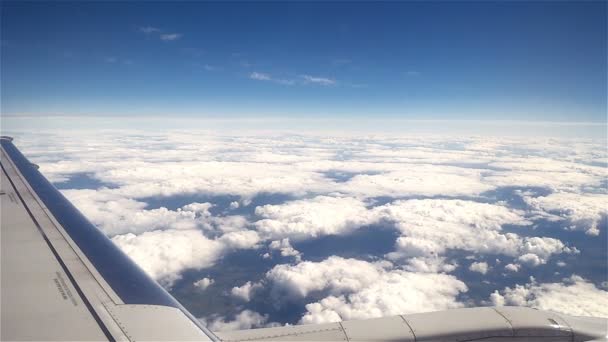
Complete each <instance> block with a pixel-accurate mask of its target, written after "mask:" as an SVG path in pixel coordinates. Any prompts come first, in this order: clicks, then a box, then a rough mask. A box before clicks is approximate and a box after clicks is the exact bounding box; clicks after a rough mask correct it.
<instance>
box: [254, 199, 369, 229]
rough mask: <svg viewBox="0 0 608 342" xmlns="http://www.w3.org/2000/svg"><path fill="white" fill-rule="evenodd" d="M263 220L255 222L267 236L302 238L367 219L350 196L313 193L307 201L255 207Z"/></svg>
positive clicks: (352, 226) (354, 225) (357, 224)
mask: <svg viewBox="0 0 608 342" xmlns="http://www.w3.org/2000/svg"><path fill="white" fill-rule="evenodd" d="M255 213H256V215H258V216H261V217H262V218H263V219H261V220H259V221H257V222H256V223H255V225H256V228H257V229H258V230H259V231H260V233H261V234H263V235H265V236H268V237H271V238H283V237H290V238H292V239H302V238H309V237H317V236H322V235H336V234H341V233H345V232H349V231H351V230H353V229H356V228H359V227H360V226H361V225H365V224H367V223H369V222H371V219H372V217H371V216H370V213H368V210H367V208H366V207H365V204H364V203H363V202H362V201H360V200H358V199H355V198H351V197H328V196H317V197H315V198H313V199H311V200H298V201H291V202H288V203H286V204H281V205H264V206H261V207H257V208H256V210H255Z"/></svg>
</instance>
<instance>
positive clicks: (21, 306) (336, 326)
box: [0, 137, 607, 341]
mask: <svg viewBox="0 0 608 342" xmlns="http://www.w3.org/2000/svg"><path fill="white" fill-rule="evenodd" d="M0 143H1V150H0V164H1V166H2V174H1V179H0V180H1V187H0V214H1V220H0V228H1V230H0V243H1V245H0V251H1V254H0V257H1V258H0V260H1V265H0V266H1V279H0V282H1V283H0V294H1V298H0V299H1V302H0V303H1V307H0V309H1V311H0V318H1V322H0V323H1V325H0V340H2V341H17V340H36V341H49V340H56V341H103V340H108V341H262V340H276V341H304V340H306V341H478V340H481V341H590V340H596V341H606V339H605V338H606V333H607V332H606V329H607V327H606V325H607V320H606V319H603V318H590V317H572V316H566V315H562V314H556V313H553V312H548V311H539V310H533V309H528V308H515V307H502V308H471V309H458V310H448V311H441V312H433V313H422V314H413V315H401V316H394V317H385V318H378V319H369V320H362V321H345V322H340V323H331V324H320V325H302V326H288V327H278V328H266V329H251V330H241V331H233V332H216V333H213V332H211V331H209V330H208V329H207V328H206V327H205V326H203V325H202V324H201V323H200V322H199V321H198V320H197V319H196V318H194V317H193V316H192V315H191V314H190V313H189V312H188V311H187V310H186V309H185V308H184V307H183V306H182V305H180V304H179V303H178V302H177V301H176V300H175V299H174V298H173V297H172V296H171V295H170V294H169V293H167V292H166V291H165V290H164V289H163V288H162V287H161V286H160V285H158V284H157V283H156V282H154V281H153V280H152V279H151V278H149V277H148V276H147V275H146V274H145V273H144V272H143V271H142V270H141V269H140V268H139V267H138V266H137V265H135V263H134V262H133V261H132V260H130V259H129V258H128V257H127V256H126V255H125V254H124V253H122V252H121V251H120V250H119V249H118V248H117V247H116V246H115V245H114V244H113V243H112V242H111V241H110V240H109V239H108V238H107V237H106V236H105V235H104V234H103V233H102V232H101V231H100V230H99V229H97V228H96V227H95V226H93V225H92V224H91V223H90V222H89V221H88V220H87V219H86V218H85V217H84V216H83V215H82V214H81V213H80V212H79V211H78V210H77V209H76V208H75V207H74V206H73V205H72V204H71V203H70V202H69V201H68V200H67V199H66V198H65V197H63V195H61V193H60V192H59V191H57V190H56V189H55V188H54V187H53V186H52V185H51V183H50V182H49V181H47V180H46V178H44V176H43V175H42V174H41V173H40V172H38V170H37V167H36V166H35V165H33V164H31V163H30V162H29V161H28V160H27V159H26V158H25V157H24V156H23V155H22V154H21V152H19V150H18V149H17V148H16V147H15V145H14V144H13V143H12V139H11V138H9V137H1V138H0Z"/></svg>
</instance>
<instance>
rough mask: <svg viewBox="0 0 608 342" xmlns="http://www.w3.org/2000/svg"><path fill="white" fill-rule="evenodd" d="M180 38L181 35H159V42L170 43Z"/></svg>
mask: <svg viewBox="0 0 608 342" xmlns="http://www.w3.org/2000/svg"><path fill="white" fill-rule="evenodd" d="M181 37H182V34H181V33H165V34H161V35H160V40H162V41H164V42H170V41H173V40H178V39H180V38H181Z"/></svg>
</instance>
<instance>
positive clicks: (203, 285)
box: [192, 277, 215, 290]
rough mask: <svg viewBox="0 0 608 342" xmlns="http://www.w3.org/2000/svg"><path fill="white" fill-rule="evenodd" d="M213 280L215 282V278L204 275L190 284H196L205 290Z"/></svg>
mask: <svg viewBox="0 0 608 342" xmlns="http://www.w3.org/2000/svg"><path fill="white" fill-rule="evenodd" d="M214 282H215V280H213V279H211V278H207V277H205V278H202V279H199V280H197V281H195V282H194V283H192V285H194V286H196V287H197V288H199V289H201V290H205V289H207V288H208V287H209V286H211V285H212V284H213V283H214Z"/></svg>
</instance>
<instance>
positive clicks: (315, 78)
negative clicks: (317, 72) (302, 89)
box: [300, 75, 337, 86]
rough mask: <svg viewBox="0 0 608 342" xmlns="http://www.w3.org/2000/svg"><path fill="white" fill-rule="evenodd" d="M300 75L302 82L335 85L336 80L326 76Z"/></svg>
mask: <svg viewBox="0 0 608 342" xmlns="http://www.w3.org/2000/svg"><path fill="white" fill-rule="evenodd" d="M300 77H302V79H303V80H304V83H312V84H318V85H322V86H330V85H336V83H337V82H336V80H333V79H331V78H326V77H318V76H310V75H301V76H300Z"/></svg>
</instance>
